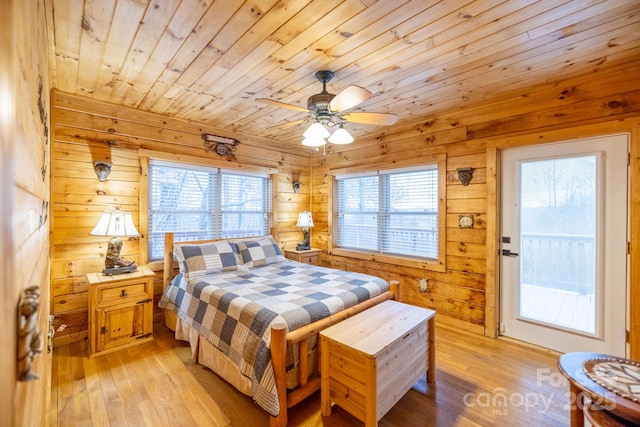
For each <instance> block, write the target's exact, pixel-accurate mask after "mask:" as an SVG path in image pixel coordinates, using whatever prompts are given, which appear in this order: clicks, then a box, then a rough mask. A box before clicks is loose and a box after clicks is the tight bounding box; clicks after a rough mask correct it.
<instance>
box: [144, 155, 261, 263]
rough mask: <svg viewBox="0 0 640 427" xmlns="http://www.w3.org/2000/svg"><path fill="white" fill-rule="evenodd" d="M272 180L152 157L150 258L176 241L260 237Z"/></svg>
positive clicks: (156, 255) (150, 174) (150, 180)
mask: <svg viewBox="0 0 640 427" xmlns="http://www.w3.org/2000/svg"><path fill="white" fill-rule="evenodd" d="M271 211H272V207H271V180H270V179H269V176H268V175H266V174H257V173H239V172H237V171H228V170H224V169H218V168H206V167H201V166H193V167H191V166H187V165H182V164H171V163H167V162H156V161H151V162H150V164H149V230H148V240H149V259H159V258H162V256H163V251H164V233H166V232H169V231H171V232H173V233H174V235H175V240H176V241H189V240H205V239H215V238H233V237H244V236H261V235H266V234H269V229H270V227H271V222H270V221H271Z"/></svg>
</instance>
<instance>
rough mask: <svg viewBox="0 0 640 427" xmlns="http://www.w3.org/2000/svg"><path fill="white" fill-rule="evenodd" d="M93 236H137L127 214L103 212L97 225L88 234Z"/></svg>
mask: <svg viewBox="0 0 640 427" xmlns="http://www.w3.org/2000/svg"><path fill="white" fill-rule="evenodd" d="M89 234H91V235H93V236H139V235H140V233H138V230H136V227H135V225H133V218H132V217H131V214H130V213H129V212H120V211H119V210H116V211H115V212H103V213H102V216H101V217H100V220H99V221H98V224H97V225H96V226H95V227H94V228H93V230H91V233H89Z"/></svg>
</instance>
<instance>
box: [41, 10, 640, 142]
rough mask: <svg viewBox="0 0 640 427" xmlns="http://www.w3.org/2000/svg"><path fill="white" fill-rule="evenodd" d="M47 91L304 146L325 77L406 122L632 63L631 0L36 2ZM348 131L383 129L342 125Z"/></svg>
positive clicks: (634, 13)
mask: <svg viewBox="0 0 640 427" xmlns="http://www.w3.org/2000/svg"><path fill="white" fill-rule="evenodd" d="M46 1H47V4H48V7H50V11H52V13H50V15H51V16H52V18H51V19H52V21H53V26H52V28H53V31H52V33H53V40H52V43H53V46H52V53H53V54H54V55H55V57H54V59H53V61H52V69H53V80H52V86H53V88H56V89H59V90H61V91H65V92H70V93H76V94H81V95H85V96H88V97H91V98H95V99H98V100H103V101H108V102H111V103H115V104H119V105H126V106H131V107H136V108H139V109H141V110H145V111H152V112H157V113H162V114H167V115H170V116H175V117H180V118H184V119H190V120H195V121H198V122H202V123H206V124H210V125H213V126H217V127H220V128H223V129H224V130H225V131H228V132H229V133H234V132H240V133H243V134H250V135H257V136H261V137H267V138H273V139H276V140H277V141H280V142H281V143H284V144H296V145H297V144H300V141H301V139H302V133H303V132H304V130H305V129H306V127H307V126H308V125H309V124H310V123H311V122H310V121H309V122H307V123H306V124H305V123H303V124H299V125H296V126H276V127H274V125H282V124H286V123H289V122H291V121H294V120H298V119H304V118H307V117H310V115H309V114H308V113H305V112H297V111H293V110H290V109H284V108H278V107H275V106H272V105H267V104H264V103H259V102H256V98H270V99H273V100H278V101H281V102H285V103H289V104H294V105H297V106H300V107H303V108H306V105H307V98H308V97H309V96H311V95H313V94H316V93H319V92H320V91H321V89H322V85H321V84H320V83H319V82H318V81H317V80H316V79H315V78H314V73H315V72H316V71H317V70H321V69H327V70H331V71H333V72H335V77H334V79H333V80H332V81H331V82H330V83H329V84H328V85H327V89H328V91H329V92H331V93H338V92H339V91H341V90H343V89H344V88H346V87H347V86H349V85H358V86H361V87H364V88H367V89H368V90H369V91H371V92H372V93H373V96H372V97H371V98H370V99H368V100H366V101H365V102H363V103H361V104H359V105H358V106H357V107H355V108H353V109H352V110H351V111H366V112H384V113H394V114H397V115H398V116H399V120H398V123H399V124H400V125H402V124H403V123H411V122H415V121H416V120H417V119H422V118H428V117H430V116H434V115H436V114H438V112H442V111H445V110H450V109H454V108H464V107H465V106H469V105H473V104H477V103H480V102H483V101H486V100H489V99H495V98H498V97H501V96H506V95H507V94H509V95H513V94H514V93H524V91H525V90H526V88H528V87H531V86H534V85H538V84H543V83H553V82H556V81H561V80H563V79H565V78H568V77H574V76H578V75H588V74H590V73H593V72H595V71H597V70H602V69H604V68H609V67H611V68H614V67H624V66H625V64H627V65H628V64H629V63H632V62H634V63H638V61H640V1H638V0H610V1H603V0H574V1H569V0H540V1H533V0H507V1H505V0H475V1H473V0H455V1H450V0H440V1H438V0H418V1H408V0H393V1H390V0H378V1H376V0H282V1H278V0H255V1H246V2H245V1H242V0H215V1H214V0H84V1H83V0H56V1H55V2H51V3H50V1H51V0H46ZM345 128H347V129H348V131H349V132H350V133H351V134H352V135H354V136H355V137H356V138H357V137H358V136H362V135H364V134H367V133H377V132H380V131H381V130H382V128H381V127H378V126H373V125H362V124H355V123H348V124H347V125H345Z"/></svg>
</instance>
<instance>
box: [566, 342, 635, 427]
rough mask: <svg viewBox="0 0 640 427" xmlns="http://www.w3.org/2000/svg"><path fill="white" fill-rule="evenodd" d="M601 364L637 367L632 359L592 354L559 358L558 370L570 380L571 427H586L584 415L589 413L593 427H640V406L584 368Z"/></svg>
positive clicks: (574, 354)
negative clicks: (595, 363)
mask: <svg viewBox="0 0 640 427" xmlns="http://www.w3.org/2000/svg"><path fill="white" fill-rule="evenodd" d="M599 360H603V361H610V360H614V361H616V362H622V363H629V364H633V365H637V364H638V362H635V361H632V360H629V359H624V358H620V357H615V356H611V355H607V354H599V353H590V352H576V353H567V354H563V355H562V356H560V359H558V369H559V370H560V372H561V373H562V374H563V375H564V376H565V377H566V378H567V379H568V380H569V391H570V404H571V409H570V417H571V426H572V427H582V426H584V417H585V412H588V414H587V417H588V418H589V419H590V422H592V423H593V424H594V425H602V426H607V425H612V426H619V425H621V426H624V425H630V426H634V425H640V402H638V401H635V400H634V399H632V398H629V397H624V396H621V395H620V394H618V393H615V392H614V391H612V390H610V389H609V388H606V387H604V386H602V385H600V384H598V383H597V382H595V381H594V380H593V379H591V378H590V377H589V375H587V372H586V371H585V364H587V366H591V365H592V364H593V362H594V361H599ZM638 387H640V381H639V382H638ZM585 397H586V398H588V399H590V400H591V402H587V404H586V405H587V406H586V407H585ZM585 410H586V411H585ZM596 411H597V412H598V413H596Z"/></svg>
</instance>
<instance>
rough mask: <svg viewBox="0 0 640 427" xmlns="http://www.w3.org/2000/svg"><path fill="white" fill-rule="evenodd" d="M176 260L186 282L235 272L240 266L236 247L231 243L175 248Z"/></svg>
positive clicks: (241, 266) (242, 267)
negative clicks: (196, 278)
mask: <svg viewBox="0 0 640 427" xmlns="http://www.w3.org/2000/svg"><path fill="white" fill-rule="evenodd" d="M176 259H177V260H178V265H179V266H180V273H183V274H184V276H185V278H186V279H187V280H189V279H192V278H194V277H200V276H204V275H207V274H210V273H219V272H221V271H235V270H237V269H238V267H240V268H241V269H244V266H243V265H242V258H241V257H240V251H239V249H238V246H237V245H236V244H235V243H233V242H226V241H220V242H212V243H204V244H202V245H180V246H177V247H176Z"/></svg>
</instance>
